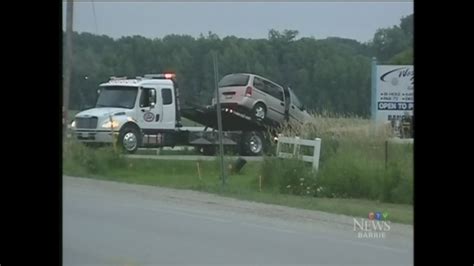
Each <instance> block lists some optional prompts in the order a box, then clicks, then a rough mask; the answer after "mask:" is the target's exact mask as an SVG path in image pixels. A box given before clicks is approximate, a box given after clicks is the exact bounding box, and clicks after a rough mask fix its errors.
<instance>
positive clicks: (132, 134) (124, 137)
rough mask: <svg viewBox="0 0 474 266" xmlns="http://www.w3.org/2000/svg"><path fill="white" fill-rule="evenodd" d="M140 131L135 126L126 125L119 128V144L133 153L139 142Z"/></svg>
mask: <svg viewBox="0 0 474 266" xmlns="http://www.w3.org/2000/svg"><path fill="white" fill-rule="evenodd" d="M140 140H141V138H140V132H139V131H138V130H137V129H136V128H135V127H130V126H127V127H125V128H123V129H122V130H120V134H119V139H118V141H119V144H120V146H121V147H122V149H124V151H126V152H127V153H135V152H136V151H137V149H138V146H139V144H140Z"/></svg>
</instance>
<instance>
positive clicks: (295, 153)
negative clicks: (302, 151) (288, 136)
mask: <svg viewBox="0 0 474 266" xmlns="http://www.w3.org/2000/svg"><path fill="white" fill-rule="evenodd" d="M295 139H296V141H295V144H294V145H295V146H294V147H293V157H296V158H298V157H299V155H298V153H297V152H298V149H299V140H300V137H295Z"/></svg>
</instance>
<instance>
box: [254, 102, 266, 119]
mask: <svg viewBox="0 0 474 266" xmlns="http://www.w3.org/2000/svg"><path fill="white" fill-rule="evenodd" d="M252 114H253V116H254V117H255V119H256V120H257V121H263V120H265V118H266V116H267V108H265V105H264V104H263V103H257V104H255V106H254V107H253V110H252Z"/></svg>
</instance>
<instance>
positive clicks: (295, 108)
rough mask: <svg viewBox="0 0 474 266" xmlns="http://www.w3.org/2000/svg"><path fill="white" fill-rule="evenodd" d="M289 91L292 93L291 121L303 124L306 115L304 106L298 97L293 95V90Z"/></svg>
mask: <svg viewBox="0 0 474 266" xmlns="http://www.w3.org/2000/svg"><path fill="white" fill-rule="evenodd" d="M288 90H289V92H290V102H291V103H290V109H289V113H290V121H291V120H293V121H295V120H296V121H298V122H299V123H303V122H304V119H305V114H304V108H303V105H302V104H301V102H300V100H299V99H298V97H296V95H295V94H294V93H293V91H292V90H291V88H289V87H288Z"/></svg>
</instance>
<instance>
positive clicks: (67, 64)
mask: <svg viewBox="0 0 474 266" xmlns="http://www.w3.org/2000/svg"><path fill="white" fill-rule="evenodd" d="M72 13H73V0H67V6H66V47H65V49H64V52H63V64H64V69H63V70H64V72H63V138H64V137H65V136H66V134H67V132H66V131H67V125H68V121H67V119H68V110H69V87H70V85H71V68H72V21H73V20H72V18H73V15H72Z"/></svg>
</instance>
